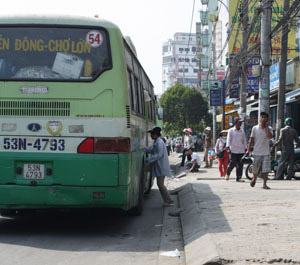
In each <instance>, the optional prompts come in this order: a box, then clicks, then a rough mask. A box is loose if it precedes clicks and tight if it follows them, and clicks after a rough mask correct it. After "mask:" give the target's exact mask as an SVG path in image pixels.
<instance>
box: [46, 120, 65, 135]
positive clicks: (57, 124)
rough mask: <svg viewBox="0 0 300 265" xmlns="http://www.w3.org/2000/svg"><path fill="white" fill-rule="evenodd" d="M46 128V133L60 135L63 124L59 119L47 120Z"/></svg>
mask: <svg viewBox="0 0 300 265" xmlns="http://www.w3.org/2000/svg"><path fill="white" fill-rule="evenodd" d="M46 128H47V131H48V133H50V134H51V135H52V136H60V133H61V131H62V129H63V125H62V122H61V121H48V122H47V124H46Z"/></svg>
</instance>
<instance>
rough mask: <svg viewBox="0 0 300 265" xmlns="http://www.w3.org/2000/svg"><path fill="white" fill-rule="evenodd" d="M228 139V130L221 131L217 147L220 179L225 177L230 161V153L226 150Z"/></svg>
mask: <svg viewBox="0 0 300 265" xmlns="http://www.w3.org/2000/svg"><path fill="white" fill-rule="evenodd" d="M226 138H227V131H226V130H223V131H221V132H220V134H219V138H218V139H217V142H216V146H215V151H216V155H217V158H218V163H219V173H220V177H225V175H226V171H227V166H228V161H229V153H228V151H227V149H226Z"/></svg>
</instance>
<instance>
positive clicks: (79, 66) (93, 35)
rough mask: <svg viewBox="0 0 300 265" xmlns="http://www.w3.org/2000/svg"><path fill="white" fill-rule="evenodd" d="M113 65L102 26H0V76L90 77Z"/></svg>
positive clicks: (79, 78)
mask: <svg viewBox="0 0 300 265" xmlns="http://www.w3.org/2000/svg"><path fill="white" fill-rule="evenodd" d="M111 67H112V62H111V54H110V47H109V40H108V33H107V32H106V31H105V30H104V29H101V28H75V27H42V26H41V27H32V26H30V27H29V26H26V27H25V26H21V27H20V26H9V27H1V28H0V80H3V81H15V80H22V81H23V80H24V81H34V80H43V81H47V80H48V81H61V80H62V81H67V80H70V81H92V80H94V79H96V78H97V77H98V76H99V75H100V74H101V73H102V72H103V71H105V70H107V69H110V68H111Z"/></svg>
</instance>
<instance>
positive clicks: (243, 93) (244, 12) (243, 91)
mask: <svg viewBox="0 0 300 265" xmlns="http://www.w3.org/2000/svg"><path fill="white" fill-rule="evenodd" d="M240 19H241V22H242V28H243V34H242V47H241V54H242V58H244V59H243V60H242V65H241V71H240V72H241V82H240V84H241V85H240V116H241V118H242V119H245V118H246V101H247V95H248V94H247V83H248V82H247V74H246V72H247V61H248V57H247V56H245V55H247V50H248V22H249V18H248V0H243V2H242V5H241V11H240Z"/></svg>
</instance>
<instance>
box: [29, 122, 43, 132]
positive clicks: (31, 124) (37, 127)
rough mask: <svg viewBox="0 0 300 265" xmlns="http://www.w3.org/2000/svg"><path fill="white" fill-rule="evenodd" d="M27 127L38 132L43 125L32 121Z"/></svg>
mask: <svg viewBox="0 0 300 265" xmlns="http://www.w3.org/2000/svg"><path fill="white" fill-rule="evenodd" d="M27 129H28V130H29V131H32V132H38V131H39V130H40V129H42V126H41V125H40V124H38V123H30V124H28V126H27Z"/></svg>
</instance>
